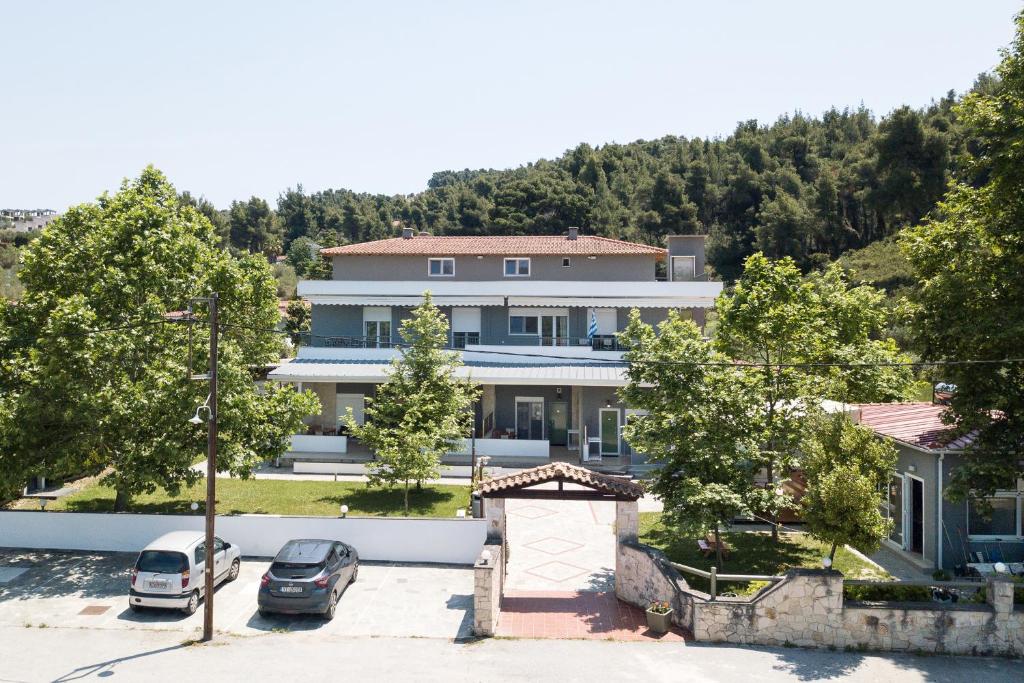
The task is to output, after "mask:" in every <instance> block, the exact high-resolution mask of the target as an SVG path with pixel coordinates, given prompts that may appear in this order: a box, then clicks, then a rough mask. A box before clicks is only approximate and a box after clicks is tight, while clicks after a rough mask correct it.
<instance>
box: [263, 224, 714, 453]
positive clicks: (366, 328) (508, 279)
mask: <svg viewBox="0 0 1024 683" xmlns="http://www.w3.org/2000/svg"><path fill="white" fill-rule="evenodd" d="M666 247H667V248H661V247H654V246H650V245H645V244H635V243H631V242H624V241H620V240H615V239H608V238H604V237H594V236H588V235H581V234H580V233H579V230H578V229H576V228H570V229H569V230H568V232H567V234H565V235H561V236H509V237H462V236H459V237H455V236H452V237H440V236H432V235H430V234H427V233H415V232H414V231H412V230H410V229H406V230H404V231H403V233H402V236H401V237H395V238H392V239H384V240H378V241H374V242H365V243H361V244H352V245H346V246H342V247H333V248H330V249H326V250H324V251H323V253H324V254H325V255H327V256H329V257H330V258H331V259H332V260H333V279H331V280H326V281H306V282H301V283H300V284H299V294H300V295H301V296H303V297H304V298H305V299H307V300H308V301H309V303H310V304H311V306H312V329H311V334H310V336H309V339H308V343H306V344H303V345H301V346H300V348H299V349H298V353H297V357H296V358H295V359H294V360H292V361H291V362H288V363H284V364H282V365H281V366H280V367H279V368H277V369H276V370H274V371H273V372H272V373H271V374H270V379H272V380H276V381H280V382H289V383H293V384H296V385H300V386H301V387H302V388H304V389H310V390H312V391H314V392H316V394H317V395H318V396H319V398H320V403H321V405H322V412H321V414H319V415H316V416H312V417H311V418H310V420H309V433H308V434H303V435H297V436H296V437H294V439H293V441H292V449H291V451H290V452H289V453H288V458H290V459H292V460H294V461H295V462H296V468H297V469H298V468H299V467H300V466H303V467H305V468H306V471H313V468H315V464H312V463H324V462H335V463H337V462H345V463H350V464H353V465H357V464H358V463H359V462H365V461H366V460H367V459H369V458H371V457H372V453H369V452H368V451H367V450H366V448H365V447H363V446H362V445H361V444H358V443H354V442H353V441H352V440H350V439H348V438H347V437H346V436H345V435H344V434H343V433H342V432H343V431H344V430H343V427H342V426H341V424H340V420H339V417H340V416H342V415H344V414H345V413H346V411H347V409H349V408H351V409H352V411H353V414H354V415H355V418H356V419H357V420H361V419H363V411H364V405H365V400H366V398H367V397H372V396H373V394H374V391H375V388H376V386H378V385H379V384H380V383H382V382H383V381H385V379H386V372H387V368H388V363H389V361H390V360H391V359H392V358H393V357H394V356H395V354H396V353H398V350H397V349H396V348H394V345H395V344H396V343H397V342H400V336H399V329H400V326H401V322H402V320H403V319H404V318H406V317H407V316H409V314H410V311H411V310H412V308H413V307H414V306H416V305H417V304H418V303H419V302H420V301H421V300H422V297H423V293H424V292H425V291H428V290H429V291H430V292H431V295H432V297H433V301H434V303H435V304H436V305H437V306H438V307H439V308H440V309H441V310H442V311H443V312H444V314H445V315H446V316H447V317H448V320H449V322H450V335H451V336H450V339H449V342H450V344H451V347H452V348H454V349H459V350H460V351H459V352H460V353H461V354H462V357H463V361H464V363H465V365H464V367H463V368H462V369H461V372H462V373H463V374H464V375H465V376H468V377H471V378H472V379H473V380H474V381H475V382H476V383H478V384H479V385H481V387H482V392H481V398H480V400H479V401H478V404H477V406H476V416H475V428H474V433H473V435H472V438H469V439H467V440H466V442H465V443H464V444H462V445H461V447H460V448H459V449H457V450H455V451H453V452H452V453H450V454H448V456H447V457H446V458H445V461H446V462H447V463H449V464H455V465H459V464H461V465H465V464H467V463H468V461H469V458H470V453H471V451H472V452H475V454H476V455H478V456H489V457H490V458H491V464H492V466H500V465H508V466H528V465H538V464H543V463H546V462H549V461H551V460H562V461H569V462H574V463H582V464H584V465H588V466H593V467H602V468H612V469H617V470H620V471H629V470H630V469H631V468H633V467H636V466H638V465H640V466H642V464H643V456H642V455H640V454H637V453H633V452H632V451H631V449H630V447H629V444H627V443H625V441H624V440H623V438H622V428H623V426H624V424H625V423H626V421H627V420H629V418H630V415H631V414H635V413H634V411H632V409H631V408H630V406H628V405H624V404H623V403H622V402H621V401H620V400H619V397H618V394H617V389H618V388H619V387H621V386H623V385H625V383H626V378H625V365H624V364H623V363H622V362H621V359H622V349H621V348H620V345H619V344H618V341H617V339H616V336H615V335H616V333H617V332H619V331H621V330H622V329H624V327H625V325H626V322H627V319H628V315H629V312H630V310H631V309H634V308H635V309H638V310H639V311H640V314H641V317H642V318H643V319H644V320H645V321H646V322H649V323H657V322H659V321H661V320H664V319H665V317H666V316H667V315H668V312H669V311H670V310H673V309H674V310H677V311H680V312H681V313H682V314H683V315H687V316H691V317H692V319H693V320H694V321H695V322H696V323H697V324H698V325H703V324H704V319H705V311H706V309H707V308H709V307H711V306H712V305H713V304H714V300H715V298H716V297H717V296H718V294H719V293H720V292H721V291H722V284H721V283H719V282H710V281H708V279H707V277H706V276H705V274H704V238H703V237H701V236H692V235H679V236H670V237H668V239H667V245H666ZM659 273H663V274H662V275H661V276H660V277H659V275H658V274H659ZM320 471H331V470H330V469H327V470H320Z"/></svg>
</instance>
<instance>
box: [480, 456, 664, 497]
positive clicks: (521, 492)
mask: <svg viewBox="0 0 1024 683" xmlns="http://www.w3.org/2000/svg"><path fill="white" fill-rule="evenodd" d="M551 482H557V483H558V488H557V489H542V488H534V487H536V486H538V485H541V484H547V483H551ZM567 483H568V484H578V485H579V486H582V487H584V489H585V490H578V489H568V490H567V489H566V488H565V484H567ZM477 491H478V492H479V493H480V495H481V496H482V497H483V498H535V499H548V500H552V499H554V500H613V501H635V500H637V499H638V498H640V497H641V496H643V495H644V487H643V486H641V485H640V484H638V483H636V482H633V481H630V480H629V479H625V478H623V477H616V476H612V475H609V474H599V473H598V472H593V471H591V470H588V469H586V468H583V467H578V466H576V465H570V464H569V463H566V462H552V463H548V464H547V465H541V466H539V467H533V468H530V469H528V470H523V471H521V472H516V473H515V474H509V475H506V476H504V477H498V478H496V479H489V480H487V481H485V482H483V483H482V484H480V485H479V486H478V487H477Z"/></svg>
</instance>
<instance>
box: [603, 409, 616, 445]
mask: <svg viewBox="0 0 1024 683" xmlns="http://www.w3.org/2000/svg"><path fill="white" fill-rule="evenodd" d="M618 454H619V409H618V408H602V409H601V455H618Z"/></svg>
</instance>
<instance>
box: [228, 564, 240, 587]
mask: <svg viewBox="0 0 1024 683" xmlns="http://www.w3.org/2000/svg"><path fill="white" fill-rule="evenodd" d="M241 569H242V563H241V562H239V561H238V560H235V561H234V562H232V563H231V569H229V570H228V581H229V582H231V581H234V580H235V579H237V578H238V572H239V571H241Z"/></svg>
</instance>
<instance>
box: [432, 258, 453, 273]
mask: <svg viewBox="0 0 1024 683" xmlns="http://www.w3.org/2000/svg"><path fill="white" fill-rule="evenodd" d="M427 275H430V276H432V277H445V276H448V277H451V276H452V275H455V259H453V258H430V259H427Z"/></svg>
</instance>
